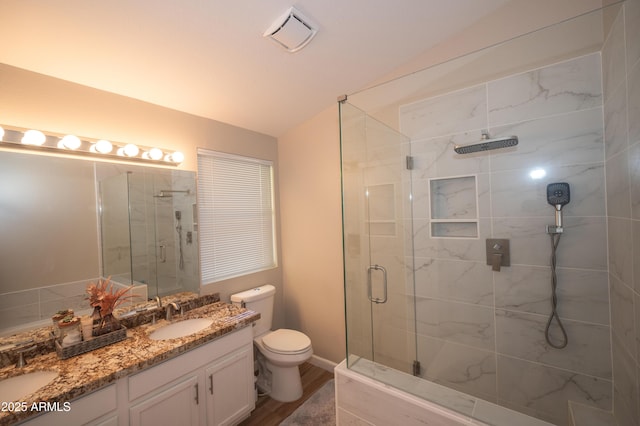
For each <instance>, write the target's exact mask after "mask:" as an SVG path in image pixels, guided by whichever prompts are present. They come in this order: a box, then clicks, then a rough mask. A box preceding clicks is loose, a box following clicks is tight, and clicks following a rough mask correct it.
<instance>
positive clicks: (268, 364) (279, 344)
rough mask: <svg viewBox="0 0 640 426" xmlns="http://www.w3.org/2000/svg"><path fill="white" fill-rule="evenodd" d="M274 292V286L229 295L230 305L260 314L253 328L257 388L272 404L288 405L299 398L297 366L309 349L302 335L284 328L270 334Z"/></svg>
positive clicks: (299, 386)
mask: <svg viewBox="0 0 640 426" xmlns="http://www.w3.org/2000/svg"><path fill="white" fill-rule="evenodd" d="M275 293H276V288H275V287H274V286H272V285H263V286H261V287H257V288H252V289H251V290H246V291H243V292H241V293H236V294H233V295H231V302H232V303H233V304H236V305H242V306H244V307H246V308H247V309H250V310H252V311H255V312H258V313H260V319H259V320H258V321H256V322H255V323H254V327H253V343H254V345H255V347H256V348H257V349H258V350H257V361H258V366H259V375H258V388H259V389H260V390H261V391H263V392H265V393H268V394H269V396H270V397H271V398H273V399H275V400H276V401H281V402H291V401H295V400H297V399H299V398H300V397H301V396H302V382H301V381H300V371H299V370H298V365H300V364H302V363H303V362H305V361H307V360H308V359H309V358H311V355H313V348H312V347H311V340H310V339H309V337H307V335H306V334H304V333H301V332H299V331H295V330H289V329H285V328H281V329H279V330H275V331H271V322H272V318H273V300H274V295H275Z"/></svg>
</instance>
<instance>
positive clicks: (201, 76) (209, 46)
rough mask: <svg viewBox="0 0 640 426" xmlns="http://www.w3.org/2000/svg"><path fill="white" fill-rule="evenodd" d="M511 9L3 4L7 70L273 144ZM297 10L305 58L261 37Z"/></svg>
mask: <svg viewBox="0 0 640 426" xmlns="http://www.w3.org/2000/svg"><path fill="white" fill-rule="evenodd" d="M509 1H510V0H482V1H479V0H446V1H443V0H395V1H390V0H322V1H318V0H297V1H296V0H179V1H178V0H109V1H97V0H65V1H53V0H2V2H0V40H2V42H0V62H1V63H5V64H8V65H12V66H16V67H19V68H23V69H27V70H30V71H35V72H38V73H42V74H46V75H49V76H53V77H57V78H60V79H64V80H68V81H72V82H75V83H79V84H82V85H86V86H90V87H94V88H97V89H101V90H106V91H109V92H113V93H117V94H120V95H124V96H128V97H132V98H135V99H139V100H143V101H147V102H150V103H153V104H157V105H161V106H164V107H169V108H173V109H176V110H180V111H183V112H187V113H191V114H194V115H198V116H202V117H207V118H211V119H215V120H218V121H222V122H225V123H229V124H233V125H236V126H240V127H244V128H248V129H251V130H255V131H258V132H261V133H265V134H269V135H272V136H276V137H277V136H279V135H281V134H282V133H283V132H285V131H286V130H287V129H289V128H291V127H293V126H295V125H296V124H298V123H300V122H302V121H304V120H306V119H308V118H309V117H311V116H313V115H315V114H316V113H318V112H319V111H321V110H323V109H325V108H327V107H328V106H330V105H331V104H332V103H335V102H336V97H337V96H338V95H341V94H345V93H351V92H353V91H356V90H358V89H361V88H363V87H364V86H366V85H367V83H370V82H372V81H374V80H376V79H379V78H381V77H382V76H385V75H387V74H389V73H390V72H392V71H393V70H394V69H396V68H398V67H399V66H401V65H403V64H405V63H407V62H409V61H411V60H412V59H413V58H415V57H416V56H418V55H420V54H421V53H423V52H425V51H427V50H429V49H430V48H432V47H433V46H435V45H437V44H439V43H441V42H443V41H444V40H446V39H448V38H451V37H453V36H454V35H455V34H458V33H460V32H461V31H463V30H464V29H465V28H468V27H469V26H471V25H473V24H474V23H475V22H477V21H478V20H479V19H481V18H483V17H486V16H487V15H488V14H491V13H493V12H495V11H496V10H499V9H500V8H501V7H504V6H505V5H506V4H507V3H509ZM291 6H294V7H295V8H296V9H297V10H299V11H300V12H302V13H303V14H304V15H305V16H306V17H307V18H308V19H309V21H310V22H311V23H312V24H315V25H316V26H317V28H318V34H317V36H316V37H315V38H314V39H313V40H312V41H311V42H310V43H309V45H307V46H306V47H305V48H303V49H302V50H300V51H299V52H297V53H289V52H287V51H285V50H284V49H282V48H281V47H280V46H278V45H277V44H276V43H273V42H272V41H270V40H268V39H266V38H264V37H263V33H264V31H265V30H266V29H267V28H269V27H270V26H271V24H272V23H273V22H274V21H275V20H276V19H277V18H278V17H279V16H280V15H282V14H283V13H284V12H285V11H286V10H287V9H288V8H289V7H291ZM0 78H1V76H0Z"/></svg>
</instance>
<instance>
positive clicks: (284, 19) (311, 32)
mask: <svg viewBox="0 0 640 426" xmlns="http://www.w3.org/2000/svg"><path fill="white" fill-rule="evenodd" d="M317 32H318V30H317V29H315V28H314V27H313V26H312V25H311V24H309V23H308V22H307V19H306V18H305V17H304V16H303V15H302V14H301V13H300V12H299V11H297V10H296V9H295V8H293V7H292V8H290V9H289V10H287V12H286V13H285V14H284V15H282V16H281V17H279V18H278V19H276V21H275V22H274V23H273V24H272V25H271V27H269V29H268V30H267V31H265V33H264V34H263V35H264V37H269V38H270V39H271V40H273V41H275V42H276V43H278V44H279V45H280V46H282V47H284V48H285V49H286V50H287V51H288V52H291V53H293V52H297V51H298V50H300V49H302V48H303V47H305V46H306V45H307V44H309V42H310V41H311V39H312V38H313V37H314V36H315V35H316V33H317Z"/></svg>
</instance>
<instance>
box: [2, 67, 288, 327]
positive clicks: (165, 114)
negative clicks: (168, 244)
mask: <svg viewBox="0 0 640 426" xmlns="http://www.w3.org/2000/svg"><path fill="white" fill-rule="evenodd" d="M114 78H117V76H114ZM212 96H213V95H212ZM0 124H5V125H7V126H17V127H24V128H36V129H39V130H43V131H49V132H52V133H74V134H76V135H78V136H81V137H87V138H105V139H110V140H112V141H118V142H133V143H138V144H140V145H147V146H160V147H165V148H169V149H175V150H180V151H182V152H184V154H185V157H186V159H185V161H184V163H183V164H182V165H180V166H179V168H180V169H184V170H194V171H195V170H196V148H198V147H202V148H208V149H213V150H218V151H223V152H230V153H235V154H240V155H247V156H253V157H257V158H263V159H267V160H272V161H274V162H275V170H276V172H275V179H276V182H277V181H278V174H277V173H278V172H277V170H278V146H277V141H276V140H275V138H273V137H271V136H267V135H263V134H260V133H256V132H253V131H250V130H246V129H242V128H239V127H235V126H231V125H228V124H224V123H221V122H218V121H215V120H209V119H206V118H202V117H197V116H194V115H190V114H185V113H182V112H179V111H175V110H171V109H168V108H163V107H160V106H157V105H152V104H149V103H146V102H141V101H138V100H135V99H131V98H127V97H124V96H120V95H115V94H113V93H108V92H104V91H101V90H96V89H92V88H89V87H86V86H82V85H79V84H75V83H71V82H67V81H64V80H60V79H56V78H52V77H48V76H45V75H42V74H37V73H33V72H30V71H25V70H22V69H19V68H15V67H11V66H8V65H5V64H0ZM278 197H279V194H278V191H277V188H276V203H277V202H278ZM276 205H277V204H276ZM279 223H280V222H279V217H278V218H277V224H278V226H279ZM279 257H281V256H279ZM265 283H272V284H274V285H275V286H276V288H277V289H278V293H277V298H276V312H275V317H274V322H275V325H276V326H277V327H282V326H283V325H284V309H283V305H282V296H283V293H284V292H283V291H282V273H281V268H280V267H278V268H276V269H273V270H270V271H265V272H261V273H256V274H252V275H249V276H246V277H242V278H239V279H231V280H227V281H223V282H220V283H217V284H211V285H208V286H205V287H204V288H203V292H204V293H213V292H219V293H220V295H221V297H222V299H223V300H228V298H229V295H230V294H232V293H234V292H237V291H240V290H244V289H247V288H251V287H254V286H258V285H261V284H265Z"/></svg>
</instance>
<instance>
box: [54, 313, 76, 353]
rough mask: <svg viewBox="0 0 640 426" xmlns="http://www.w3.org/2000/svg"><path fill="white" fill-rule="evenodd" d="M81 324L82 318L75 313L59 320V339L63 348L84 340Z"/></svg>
mask: <svg viewBox="0 0 640 426" xmlns="http://www.w3.org/2000/svg"><path fill="white" fill-rule="evenodd" d="M79 326H80V319H79V318H78V317H74V316H73V315H69V316H66V317H64V318H63V319H62V320H60V321H58V327H59V328H60V337H59V341H60V344H61V345H62V347H63V348H64V347H67V346H71V345H73V344H76V343H79V342H80V341H82V335H81V334H80V327H79Z"/></svg>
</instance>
